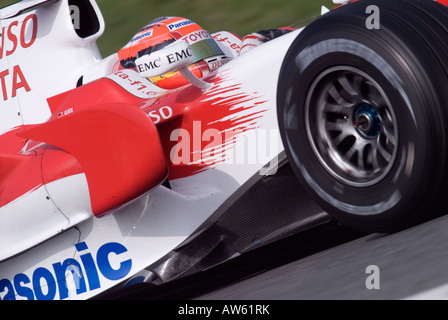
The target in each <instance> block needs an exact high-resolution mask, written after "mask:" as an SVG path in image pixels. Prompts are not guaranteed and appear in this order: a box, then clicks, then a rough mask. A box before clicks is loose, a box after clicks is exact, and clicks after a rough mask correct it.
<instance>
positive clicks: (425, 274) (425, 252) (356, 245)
mask: <svg viewBox="0 0 448 320" xmlns="http://www.w3.org/2000/svg"><path fill="white" fill-rule="evenodd" d="M447 230H448V216H445V217H442V218H439V219H437V220H433V221H430V222H428V223H425V224H422V225H419V226H416V227H413V228H411V229H407V230H404V231H402V232H399V233H395V234H390V235H380V234H371V235H367V236H364V237H361V238H358V239H355V240H352V241H348V242H347V243H344V244H341V245H337V246H335V247H333V248H330V249H327V250H323V251H321V252H319V253H316V254H313V255H310V256H307V257H305V258H302V259H299V260H296V261H293V262H290V263H287V264H285V265H282V266H280V267H277V268H274V269H271V270H268V271H265V272H263V273H261V274H258V275H254V276H252V277H250V278H247V279H244V280H242V281H239V282H238V283H234V284H232V285H229V286H226V287H223V288H220V289H218V290H215V291H213V292H209V293H207V294H203V295H200V296H198V297H196V299H201V300H308V299H313V300H361V299H362V300H372V299H373V300H375V299H386V300H398V299H448V289H447V287H446V284H448V232H447ZM370 265H375V266H378V268H379V280H380V281H379V287H380V288H379V289H370V290H369V289H367V287H366V280H367V278H368V277H369V276H370V275H371V273H366V269H367V267H368V266H370ZM370 280H372V279H371V278H370V279H369V280H368V281H367V282H368V283H371V281H370Z"/></svg>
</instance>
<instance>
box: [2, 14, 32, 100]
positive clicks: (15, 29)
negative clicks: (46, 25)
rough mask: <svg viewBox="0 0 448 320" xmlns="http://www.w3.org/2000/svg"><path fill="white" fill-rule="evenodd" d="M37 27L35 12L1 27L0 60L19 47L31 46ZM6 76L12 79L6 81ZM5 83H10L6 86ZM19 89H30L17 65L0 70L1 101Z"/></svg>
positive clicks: (14, 95)
mask: <svg viewBox="0 0 448 320" xmlns="http://www.w3.org/2000/svg"><path fill="white" fill-rule="evenodd" d="M37 29H38V21H37V16H36V15H35V14H30V15H28V16H27V17H26V18H25V19H24V20H23V22H19V21H13V22H11V23H10V24H9V26H7V27H3V28H2V29H1V34H0V36H1V39H0V60H2V59H5V58H6V57H8V56H11V55H13V54H14V53H15V52H16V50H17V49H18V48H19V47H20V48H22V49H28V48H29V47H31V46H32V45H33V44H34V42H35V41H36V38H37ZM27 35H28V36H27ZM29 35H31V36H29ZM8 77H12V81H6V80H7V78H8ZM7 83H11V85H8V86H7ZM20 89H21V90H25V91H26V92H29V91H31V88H30V86H29V84H28V82H27V81H26V78H25V76H24V74H23V72H22V69H21V68H20V66H19V65H16V66H14V67H12V68H11V69H6V70H3V71H0V90H1V95H0V96H1V97H2V98H3V101H6V100H8V99H10V98H15V97H16V96H17V92H18V91H19V90H20Z"/></svg>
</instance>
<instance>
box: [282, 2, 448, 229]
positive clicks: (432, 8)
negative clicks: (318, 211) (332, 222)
mask: <svg viewBox="0 0 448 320" xmlns="http://www.w3.org/2000/svg"><path fill="white" fill-rule="evenodd" d="M370 4H371V1H362V0H361V1H358V2H355V3H353V4H349V5H346V6H343V7H341V8H338V9H336V10H334V11H332V12H330V13H328V14H326V15H324V16H323V17H321V18H319V19H317V20H316V21H315V22H313V23H312V24H310V25H309V26H308V27H307V28H305V30H304V31H303V32H302V33H301V34H300V35H299V36H298V37H297V39H296V40H295V41H294V43H293V44H292V46H291V48H290V50H289V52H288V53H287V55H286V57H285V60H284V64H283V67H282V70H281V73H280V79H279V87H278V101H277V103H278V117H279V126H280V130H281V134H282V139H283V143H284V146H285V150H286V153H287V155H288V158H289V160H290V163H291V166H292V167H293V169H294V171H295V173H296V175H297V176H298V178H299V180H300V181H301V182H302V184H303V185H304V186H305V188H306V189H307V190H308V191H309V192H310V194H311V195H312V197H313V198H314V199H315V200H316V201H317V202H318V204H320V205H321V206H322V208H323V209H324V210H326V211H327V212H328V213H329V214H330V215H332V216H333V217H335V218H336V219H338V220H340V221H341V222H343V223H345V224H346V225H348V226H351V227H353V228H356V229H359V230H362V231H367V232H393V231H397V230H400V229H403V228H406V227H408V226H411V225H414V224H416V223H418V222H421V221H424V220H425V219H428V218H430V217H432V216H434V215H437V214H441V213H444V211H443V210H444V208H445V207H446V206H444V201H443V195H444V191H445V184H446V182H445V181H446V179H445V176H446V166H445V160H446V147H447V146H446V125H445V123H447V122H446V120H447V113H446V107H447V106H448V90H446V88H445V87H446V85H447V84H448V72H447V70H448V48H446V46H447V44H448V32H447V30H446V29H445V27H444V25H448V18H447V11H448V10H447V8H445V7H443V6H441V5H439V4H438V3H435V2H433V1H430V0H428V1H425V0H413V1H400V0H397V1H390V0H381V1H376V2H375V4H376V5H377V6H378V8H379V10H380V13H381V24H380V29H379V30H376V29H374V30H369V29H368V28H367V27H366V19H367V17H368V15H366V8H367V7H368V6H369V5H370Z"/></svg>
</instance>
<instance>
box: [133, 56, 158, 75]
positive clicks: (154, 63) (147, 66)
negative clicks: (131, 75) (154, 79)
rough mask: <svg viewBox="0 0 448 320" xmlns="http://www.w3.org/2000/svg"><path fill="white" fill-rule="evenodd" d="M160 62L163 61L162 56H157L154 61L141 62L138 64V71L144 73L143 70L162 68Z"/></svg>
mask: <svg viewBox="0 0 448 320" xmlns="http://www.w3.org/2000/svg"><path fill="white" fill-rule="evenodd" d="M160 62H161V58H157V59H155V60H153V61H148V62H145V63H141V64H139V65H137V69H138V72H140V73H142V72H145V71H149V70H152V69H157V68H160Z"/></svg>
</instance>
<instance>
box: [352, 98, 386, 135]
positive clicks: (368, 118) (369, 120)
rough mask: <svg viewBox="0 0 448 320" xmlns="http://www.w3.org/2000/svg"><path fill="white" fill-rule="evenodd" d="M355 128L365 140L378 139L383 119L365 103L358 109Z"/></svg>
mask: <svg viewBox="0 0 448 320" xmlns="http://www.w3.org/2000/svg"><path fill="white" fill-rule="evenodd" d="M354 118H355V121H354V122H353V127H354V128H355V129H357V131H358V133H359V134H361V135H362V136H363V137H365V138H371V139H373V138H376V137H377V136H378V135H379V133H380V131H381V119H380V117H379V115H378V112H376V110H375V108H374V107H372V106H371V105H369V104H367V103H365V104H362V105H361V106H360V107H358V108H357V111H356V113H355V116H354Z"/></svg>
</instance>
